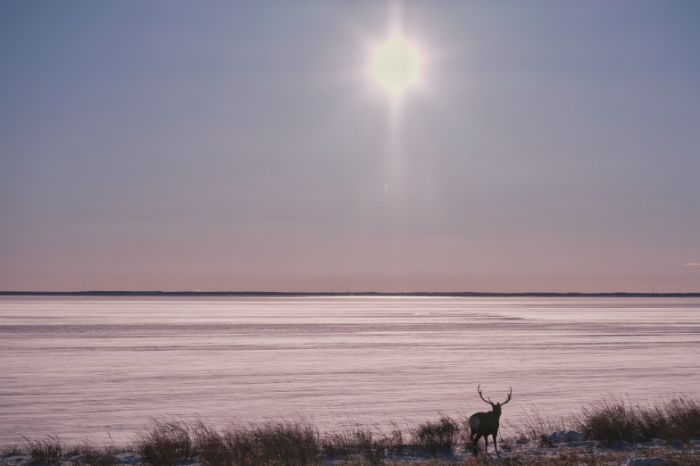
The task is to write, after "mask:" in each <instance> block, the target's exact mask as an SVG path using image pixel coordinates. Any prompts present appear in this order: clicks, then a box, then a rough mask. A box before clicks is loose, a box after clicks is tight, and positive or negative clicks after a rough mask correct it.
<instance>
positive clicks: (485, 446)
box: [484, 435, 489, 453]
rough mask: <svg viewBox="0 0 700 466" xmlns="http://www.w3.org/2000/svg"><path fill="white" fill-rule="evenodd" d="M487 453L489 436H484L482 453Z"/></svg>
mask: <svg viewBox="0 0 700 466" xmlns="http://www.w3.org/2000/svg"><path fill="white" fill-rule="evenodd" d="M488 452H489V436H488V435H484V453H488Z"/></svg>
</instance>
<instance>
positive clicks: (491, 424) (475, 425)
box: [469, 385, 513, 455]
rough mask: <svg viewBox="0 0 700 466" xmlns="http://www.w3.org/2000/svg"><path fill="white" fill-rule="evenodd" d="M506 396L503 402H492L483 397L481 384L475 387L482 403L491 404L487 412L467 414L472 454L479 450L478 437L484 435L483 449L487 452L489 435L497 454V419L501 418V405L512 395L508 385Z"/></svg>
mask: <svg viewBox="0 0 700 466" xmlns="http://www.w3.org/2000/svg"><path fill="white" fill-rule="evenodd" d="M509 388H510V390H509V391H508V396H507V398H506V401H504V402H503V403H494V402H492V401H491V398H484V394H483V393H482V392H481V385H479V386H478V387H477V391H478V392H479V398H481V400H482V401H483V402H484V403H488V404H490V405H491V408H492V409H491V411H490V412H488V413H483V412H479V413H474V414H472V415H471V416H469V430H470V431H471V433H470V435H469V437H470V438H471V440H472V441H473V442H474V454H475V455H476V454H477V453H478V451H479V439H480V438H481V437H484V451H485V452H487V453H488V449H489V435H490V436H491V437H492V438H493V446H494V447H495V448H496V454H497V455H498V454H499V453H498V441H497V440H496V437H497V435H498V421H499V420H500V418H501V407H502V406H503V405H505V404H506V403H508V402H509V401H510V399H511V398H512V397H513V387H509Z"/></svg>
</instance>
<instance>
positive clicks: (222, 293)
mask: <svg viewBox="0 0 700 466" xmlns="http://www.w3.org/2000/svg"><path fill="white" fill-rule="evenodd" d="M0 296H114V297H117V296H166V297H167V296H173V297H197V296H201V297H217V296H224V297H225V296H230V297H313V296H341V297H342V296H360V297H362V296H368V297H370V296H388V297H391V296H396V297H401V296H426V297H454V298H471V297H474V298H700V292H693V293H628V292H613V293H576V292H571V293H556V292H540V291H532V292H518V293H507V292H505V293H491V292H481V291H454V292H453V291H439V292H437V291H436V292H432V291H416V292H410V293H384V292H377V291H361V292H345V291H337V292H336V291H331V292H329V291H321V292H313V291H310V292H305V291H99V290H96V291H0Z"/></svg>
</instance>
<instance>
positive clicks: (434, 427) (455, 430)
mask: <svg viewBox="0 0 700 466" xmlns="http://www.w3.org/2000/svg"><path fill="white" fill-rule="evenodd" d="M459 432H460V430H459V424H457V422H456V421H455V420H454V419H452V418H450V417H447V416H443V417H442V418H440V420H439V421H437V422H424V423H422V424H419V425H418V427H416V428H415V429H413V431H412V439H413V447H414V448H416V449H417V450H419V451H424V452H426V453H430V454H438V453H450V452H452V447H454V445H455V443H456V442H457V438H458V437H459Z"/></svg>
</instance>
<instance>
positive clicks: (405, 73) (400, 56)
mask: <svg viewBox="0 0 700 466" xmlns="http://www.w3.org/2000/svg"><path fill="white" fill-rule="evenodd" d="M370 70H371V74H372V78H373V79H374V80H375V81H376V83H377V84H379V85H380V86H381V87H382V88H384V89H385V90H386V91H387V92H389V93H390V94H392V95H395V96H400V95H402V94H403V93H404V92H406V91H407V90H408V89H409V88H411V87H413V86H415V85H416V84H417V83H418V82H419V81H420V78H421V73H422V71H423V60H422V57H421V54H420V52H419V50H418V48H417V47H416V46H415V45H414V44H412V43H411V42H410V41H409V40H407V39H405V38H403V37H401V36H395V37H391V38H389V40H387V41H386V42H384V43H383V44H380V45H378V46H376V47H375V48H374V50H373V51H372V54H371V59H370Z"/></svg>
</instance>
